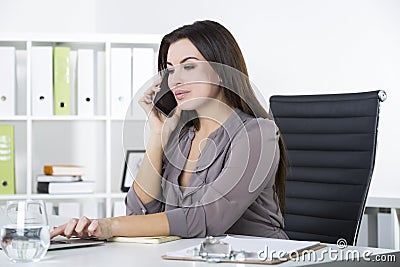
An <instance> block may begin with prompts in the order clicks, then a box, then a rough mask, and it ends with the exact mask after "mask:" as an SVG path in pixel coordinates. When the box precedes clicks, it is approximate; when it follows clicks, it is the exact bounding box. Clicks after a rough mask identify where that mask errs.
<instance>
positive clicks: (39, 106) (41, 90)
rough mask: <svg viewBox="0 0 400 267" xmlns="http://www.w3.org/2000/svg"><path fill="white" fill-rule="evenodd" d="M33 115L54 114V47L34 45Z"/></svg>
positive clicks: (32, 64)
mask: <svg viewBox="0 0 400 267" xmlns="http://www.w3.org/2000/svg"><path fill="white" fill-rule="evenodd" d="M31 66H32V67H31V77H32V115H34V116H52V115H53V48H52V47H50V46H40V47H32V52H31Z"/></svg>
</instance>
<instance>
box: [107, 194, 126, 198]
mask: <svg viewBox="0 0 400 267" xmlns="http://www.w3.org/2000/svg"><path fill="white" fill-rule="evenodd" d="M126 194H127V193H111V194H109V197H110V198H125V197H126Z"/></svg>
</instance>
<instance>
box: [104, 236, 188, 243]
mask: <svg viewBox="0 0 400 267" xmlns="http://www.w3.org/2000/svg"><path fill="white" fill-rule="evenodd" d="M178 239H181V237H179V236H139V237H123V236H114V237H112V238H109V239H108V240H107V241H112V242H123V243H141V244H161V243H165V242H170V241H174V240H178Z"/></svg>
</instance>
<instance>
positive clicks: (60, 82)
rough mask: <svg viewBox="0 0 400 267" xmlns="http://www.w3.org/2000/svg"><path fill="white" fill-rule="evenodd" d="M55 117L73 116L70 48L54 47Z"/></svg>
mask: <svg viewBox="0 0 400 267" xmlns="http://www.w3.org/2000/svg"><path fill="white" fill-rule="evenodd" d="M53 52H54V54H53V68H54V70H53V75H54V76H53V82H54V115H71V99H70V96H71V84H70V48H69V47H61V46H57V47H54V51H53Z"/></svg>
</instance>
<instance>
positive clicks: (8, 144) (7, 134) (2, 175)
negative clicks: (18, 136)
mask: <svg viewBox="0 0 400 267" xmlns="http://www.w3.org/2000/svg"><path fill="white" fill-rule="evenodd" d="M14 164H15V162H14V125H7V124H0V195H2V194H15V166H14Z"/></svg>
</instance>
